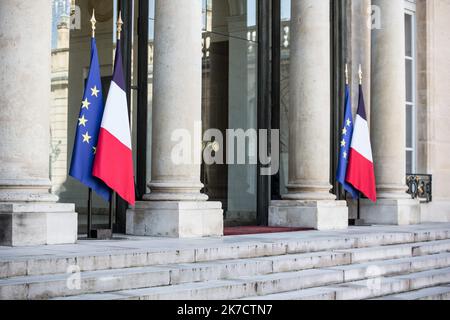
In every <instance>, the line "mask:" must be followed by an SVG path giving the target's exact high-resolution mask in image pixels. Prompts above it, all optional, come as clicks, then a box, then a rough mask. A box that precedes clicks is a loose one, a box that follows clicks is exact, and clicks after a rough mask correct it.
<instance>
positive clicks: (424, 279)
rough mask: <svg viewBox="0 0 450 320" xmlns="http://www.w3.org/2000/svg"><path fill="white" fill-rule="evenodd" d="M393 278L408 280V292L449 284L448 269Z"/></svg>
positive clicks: (449, 275)
mask: <svg viewBox="0 0 450 320" xmlns="http://www.w3.org/2000/svg"><path fill="white" fill-rule="evenodd" d="M395 278H396V279H400V280H408V281H409V288H410V290H419V289H424V288H429V287H434V286H438V285H440V284H444V283H450V268H443V269H435V270H427V271H422V272H419V273H411V274H407V275H403V276H397V277H395Z"/></svg>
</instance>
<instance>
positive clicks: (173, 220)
mask: <svg viewBox="0 0 450 320" xmlns="http://www.w3.org/2000/svg"><path fill="white" fill-rule="evenodd" d="M127 234H128V235H135V236H150V237H168V238H195V237H215V236H223V210H222V203H220V202H212V201H211V202H209V201H198V202H188V201H179V202H176V201H173V202H169V201H141V202H137V203H136V206H135V208H134V209H129V210H128V211H127Z"/></svg>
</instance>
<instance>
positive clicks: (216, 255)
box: [0, 226, 450, 279]
mask: <svg viewBox="0 0 450 320" xmlns="http://www.w3.org/2000/svg"><path fill="white" fill-rule="evenodd" d="M422 228H423V229H422ZM387 230H389V231H387ZM408 230H409V229H405V230H404V231H401V230H400V231H394V230H391V229H390V228H387V227H373V228H371V229H367V231H366V229H357V230H345V231H336V232H327V233H323V232H317V231H311V232H303V233H295V235H294V234H272V235H271V237H270V240H268V239H265V238H263V237H262V238H260V237H261V236H241V237H227V238H224V239H213V240H212V241H211V240H204V239H199V240H192V241H191V240H190V241H191V242H189V243H187V244H185V243H186V242H183V243H182V244H180V242H173V243H172V242H170V241H167V240H166V241H163V242H161V240H159V239H155V240H153V241H151V243H148V242H145V243H142V244H139V241H143V240H142V239H137V240H136V241H134V242H135V244H136V245H139V246H140V248H139V249H136V247H134V246H133V245H132V247H130V243H129V242H128V243H127V244H123V245H122V244H121V242H120V241H106V242H95V244H91V243H90V242H87V243H89V245H86V244H85V243H86V242H80V243H79V244H77V245H74V246H48V247H45V248H44V249H42V254H40V255H36V250H34V249H32V248H20V249H16V250H15V251H14V252H13V253H11V254H10V255H7V254H5V253H8V250H7V249H4V250H1V253H2V255H1V256H0V279H4V278H10V277H19V276H33V275H47V274H59V273H66V272H67V270H68V269H69V268H71V267H73V266H76V267H77V268H79V270H80V271H82V272H83V271H96V270H109V269H120V268H134V267H146V266H155V265H156V266H157V265H166V264H175V263H194V262H208V261H216V260H229V259H249V258H258V257H270V256H280V255H285V254H300V253H313V252H321V251H330V250H346V249H358V248H360V249H361V248H369V247H374V246H378V247H379V246H389V245H399V244H412V243H413V242H414V241H436V240H445V239H449V238H450V229H449V228H448V227H447V228H442V227H441V228H439V226H423V227H421V226H418V227H417V228H414V229H413V230H412V231H411V230H409V231H408ZM211 242H212V243H215V244H214V245H211ZM168 243H170V244H168ZM206 243H208V245H206ZM443 247H444V249H446V248H447V244H443ZM164 248H165V249H164ZM0 249H2V248H0ZM431 249H433V248H431ZM392 250H394V251H395V249H392ZM419 250H421V251H420V252H421V254H425V253H427V252H428V253H429V252H431V251H433V250H431V251H430V248H420V249H416V252H419ZM434 250H437V248H434ZM382 251H383V249H382ZM356 255H357V254H355V256H356ZM391 257H392V256H391ZM394 257H395V255H394Z"/></svg>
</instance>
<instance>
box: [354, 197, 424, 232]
mask: <svg viewBox="0 0 450 320" xmlns="http://www.w3.org/2000/svg"><path fill="white" fill-rule="evenodd" d="M360 216H361V219H363V220H364V221H365V222H366V223H367V224H380V225H399V226H401V225H413V224H419V223H420V202H419V200H413V199H397V200H395V199H389V200H388V199H380V200H378V201H377V203H373V202H371V201H369V200H361V207H360Z"/></svg>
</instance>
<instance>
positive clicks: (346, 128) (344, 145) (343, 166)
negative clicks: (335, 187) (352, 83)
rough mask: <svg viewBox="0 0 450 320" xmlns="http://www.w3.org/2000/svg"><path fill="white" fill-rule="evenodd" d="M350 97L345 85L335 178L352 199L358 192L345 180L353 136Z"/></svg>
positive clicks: (357, 196)
mask: <svg viewBox="0 0 450 320" xmlns="http://www.w3.org/2000/svg"><path fill="white" fill-rule="evenodd" d="M351 100H352V99H351V97H350V88H349V86H348V85H346V87H345V119H344V124H343V126H342V133H341V134H342V139H341V141H340V151H339V164H338V171H337V180H338V182H339V183H340V184H341V185H342V186H343V187H344V189H345V190H346V191H347V192H349V193H350V194H351V195H352V197H353V199H358V198H359V192H358V191H357V190H356V189H355V188H353V186H352V185H350V184H349V183H347V182H346V178H347V167H348V159H349V156H350V148H351V143H352V137H353V129H354V125H353V116H352V101H351Z"/></svg>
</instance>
